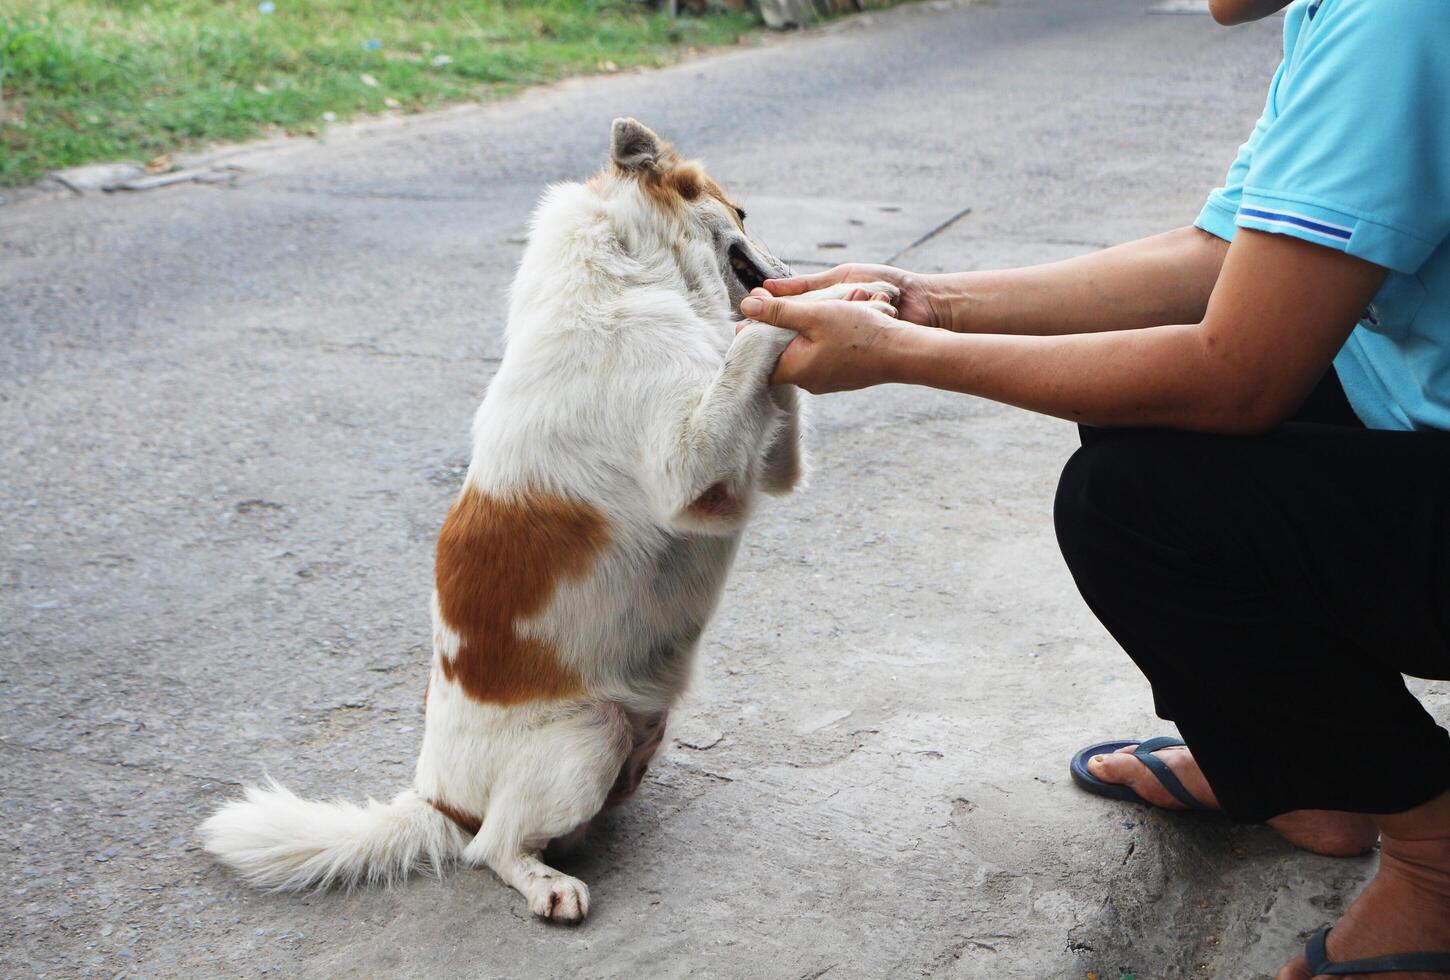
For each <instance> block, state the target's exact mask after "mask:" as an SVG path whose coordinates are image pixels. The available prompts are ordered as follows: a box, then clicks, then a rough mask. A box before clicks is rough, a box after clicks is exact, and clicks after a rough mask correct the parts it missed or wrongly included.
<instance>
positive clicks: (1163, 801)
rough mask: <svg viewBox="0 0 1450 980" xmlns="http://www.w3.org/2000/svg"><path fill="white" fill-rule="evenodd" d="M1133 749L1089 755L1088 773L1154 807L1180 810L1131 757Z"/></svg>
mask: <svg viewBox="0 0 1450 980" xmlns="http://www.w3.org/2000/svg"><path fill="white" fill-rule="evenodd" d="M1135 748H1137V746H1136V745H1133V746H1128V747H1127V748H1124V749H1120V750H1118V751H1117V752H1109V753H1106V754H1104V755H1095V756H1093V757H1092V758H1091V759H1089V760H1088V772H1090V773H1092V774H1093V775H1094V776H1096V777H1098V778H1099V779H1101V780H1102V781H1103V782H1105V783H1117V784H1119V785H1122V786H1127V787H1128V788H1129V789H1131V790H1132V791H1133V792H1135V793H1137V794H1138V795H1139V796H1141V797H1142V798H1143V799H1145V800H1147V801H1148V802H1149V803H1152V804H1154V805H1155V806H1161V807H1168V808H1171V809H1180V808H1181V807H1182V806H1183V804H1181V803H1179V802H1178V801H1177V800H1175V799H1174V798H1173V794H1172V793H1169V792H1168V791H1167V790H1166V789H1164V788H1163V784H1162V783H1160V782H1158V779H1157V777H1155V776H1154V775H1153V774H1152V773H1151V772H1149V771H1148V767H1147V766H1145V765H1143V763H1142V761H1141V760H1139V759H1138V758H1137V757H1136V756H1134V755H1133V749H1135Z"/></svg>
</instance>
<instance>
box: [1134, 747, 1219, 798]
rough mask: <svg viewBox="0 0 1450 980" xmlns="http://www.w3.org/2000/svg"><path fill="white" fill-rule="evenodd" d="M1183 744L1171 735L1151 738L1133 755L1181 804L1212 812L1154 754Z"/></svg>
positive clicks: (1166, 764)
mask: <svg viewBox="0 0 1450 980" xmlns="http://www.w3.org/2000/svg"><path fill="white" fill-rule="evenodd" d="M1183 744H1184V742H1183V740H1182V739H1180V738H1174V737H1172V736H1171V735H1160V736H1158V737H1157V738H1150V739H1148V741H1146V742H1143V743H1141V744H1140V745H1139V746H1138V747H1137V748H1136V749H1135V750H1134V751H1133V755H1135V756H1137V758H1138V759H1139V760H1141V761H1142V763H1143V765H1145V766H1147V767H1148V771H1149V772H1151V773H1152V774H1153V775H1154V777H1156V778H1157V780H1158V782H1160V783H1162V784H1163V788H1164V789H1166V790H1167V791H1168V792H1170V793H1172V794H1173V798H1174V799H1176V800H1177V801H1178V802H1179V803H1182V804H1183V805H1184V806H1186V807H1188V808H1189V809H1190V810H1212V809H1213V807H1211V806H1206V805H1204V804H1203V803H1200V802H1199V801H1198V800H1197V799H1196V798H1195V797H1194V795H1193V794H1192V793H1190V792H1188V788H1187V787H1186V786H1184V785H1183V782H1182V780H1180V779H1179V778H1178V777H1177V776H1176V775H1175V774H1174V772H1173V770H1172V769H1170V768H1168V763H1166V762H1164V761H1163V760H1162V759H1160V758H1158V757H1157V756H1156V755H1154V754H1153V753H1154V752H1157V751H1159V750H1160V749H1173V748H1178V747H1179V746H1181V745H1183Z"/></svg>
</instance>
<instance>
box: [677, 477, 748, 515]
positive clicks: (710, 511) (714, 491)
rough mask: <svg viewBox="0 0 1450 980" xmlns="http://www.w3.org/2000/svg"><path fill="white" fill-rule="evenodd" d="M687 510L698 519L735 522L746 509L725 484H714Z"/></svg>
mask: <svg viewBox="0 0 1450 980" xmlns="http://www.w3.org/2000/svg"><path fill="white" fill-rule="evenodd" d="M685 509H686V510H687V511H688V512H689V513H691V514H693V515H695V516H696V517H710V518H714V519H715V520H722V521H733V520H735V519H737V518H739V517H740V516H741V514H742V512H743V511H744V509H745V508H744V507H743V506H742V505H741V502H740V498H739V497H737V496H735V495H734V494H732V493H731V492H730V490H729V488H727V487H726V486H725V484H723V483H712V484H710V486H709V488H708V489H706V491H705V492H704V493H702V494H700V495H699V496H698V497H696V498H695V499H694V501H693V502H692V503H691V504H690V506H689V507H686V508H685Z"/></svg>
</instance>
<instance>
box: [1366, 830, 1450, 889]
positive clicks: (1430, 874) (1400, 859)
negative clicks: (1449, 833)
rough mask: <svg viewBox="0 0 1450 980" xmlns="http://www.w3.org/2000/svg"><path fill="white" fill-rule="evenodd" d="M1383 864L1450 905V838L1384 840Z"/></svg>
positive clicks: (1381, 857) (1381, 855) (1382, 850)
mask: <svg viewBox="0 0 1450 980" xmlns="http://www.w3.org/2000/svg"><path fill="white" fill-rule="evenodd" d="M1380 863H1381V866H1382V867H1383V868H1385V869H1386V870H1388V871H1390V872H1391V873H1392V874H1394V875H1395V876H1396V877H1399V878H1402V879H1404V880H1406V881H1408V882H1409V883H1411V884H1412V885H1414V886H1415V888H1416V889H1417V890H1419V891H1421V892H1423V893H1424V894H1426V895H1427V896H1431V897H1433V898H1435V899H1438V900H1439V902H1440V903H1441V904H1442V905H1450V838H1447V839H1444V840H1401V839H1397V838H1394V837H1388V836H1386V837H1382V838H1381V839H1380Z"/></svg>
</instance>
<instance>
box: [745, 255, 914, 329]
mask: <svg viewBox="0 0 1450 980" xmlns="http://www.w3.org/2000/svg"><path fill="white" fill-rule="evenodd" d="M851 282H860V283H870V282H889V283H891V285H893V286H895V287H896V288H897V289H898V290H900V291H901V292H900V296H899V297H898V298H897V301H896V308H897V313H898V315H899V316H900V317H901V319H903V320H910V321H911V322H912V323H919V324H921V325H922V326H923V327H940V326H942V325H943V320H942V318H941V317H940V316H939V315H938V314H937V308H936V306H935V305H934V302H935V301H934V300H933V298H932V296H931V289H930V285H931V277H930V276H921V275H917V274H916V273H915V272H907V271H906V270H905V269H897V268H895V267H893V266H889V265H866V264H864V263H860V262H852V263H849V264H847V265H838V266H836V267H835V268H834V269H827V270H826V271H825V272H811V273H807V274H806V275H803V276H791V277H790V278H789V279H767V280H766V281H765V287H764V288H765V289H766V290H767V291H768V292H769V293H771V295H773V296H799V295H800V294H801V293H808V292H811V291H812V290H816V289H825V288H826V287H828V286H834V285H836V284H838V283H851ZM844 298H845V299H848V300H867V301H870V300H871V298H872V297H871V294H870V293H868V292H867V291H865V290H861V291H860V292H857V293H852V294H848V295H847V296H845V297H844Z"/></svg>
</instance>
